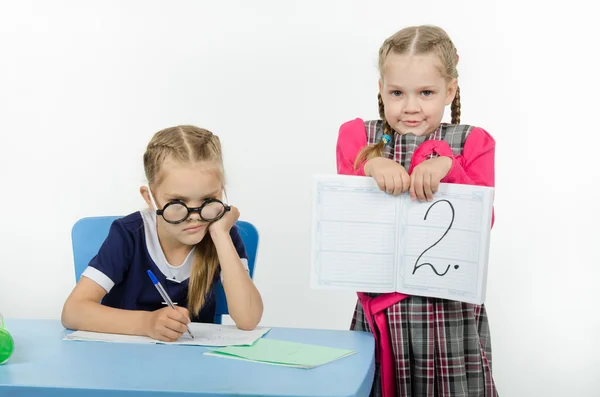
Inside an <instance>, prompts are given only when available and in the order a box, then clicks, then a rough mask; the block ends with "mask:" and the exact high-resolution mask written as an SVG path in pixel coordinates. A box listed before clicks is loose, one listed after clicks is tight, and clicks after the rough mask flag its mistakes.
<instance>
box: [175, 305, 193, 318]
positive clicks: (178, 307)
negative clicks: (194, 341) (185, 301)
mask: <svg viewBox="0 0 600 397" xmlns="http://www.w3.org/2000/svg"><path fill="white" fill-rule="evenodd" d="M175 309H176V310H177V311H178V312H180V313H181V314H183V315H184V316H185V317H186V318H188V319H189V318H190V312H189V310H188V309H186V308H185V307H181V306H175Z"/></svg>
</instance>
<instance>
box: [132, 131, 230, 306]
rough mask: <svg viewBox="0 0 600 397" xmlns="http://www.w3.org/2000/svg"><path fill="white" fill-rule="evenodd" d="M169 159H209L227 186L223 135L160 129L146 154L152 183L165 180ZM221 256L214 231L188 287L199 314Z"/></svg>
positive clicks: (197, 256)
mask: <svg viewBox="0 0 600 397" xmlns="http://www.w3.org/2000/svg"><path fill="white" fill-rule="evenodd" d="M166 158H171V159H173V160H175V161H179V162H189V163H195V162H208V163H212V165H214V166H216V167H215V169H214V171H215V173H216V176H217V178H218V179H219V180H220V181H221V184H222V186H225V172H224V169H223V156H222V153H221V142H220V140H219V137H217V136H216V135H214V134H213V133H212V132H210V131H208V130H205V129H202V128H198V127H195V126H192V125H180V126H176V127H170V128H166V129H164V130H161V131H159V132H157V133H156V134H155V135H154V136H153V137H152V140H150V142H149V143H148V146H147V147H146V152H145V153H144V171H145V173H146V178H147V179H148V184H149V185H156V184H159V183H160V182H161V180H162V177H163V175H161V172H160V171H161V167H162V165H163V163H164V161H165V159H166ZM218 266H219V258H218V256H217V250H216V248H215V245H214V243H213V241H212V239H211V238H210V234H208V233H207V234H206V236H205V237H204V238H203V239H202V241H201V242H200V243H198V244H197V245H196V250H195V253H194V262H193V264H192V270H191V273H190V281H189V287H188V310H189V312H190V314H193V315H197V314H198V313H199V312H200V310H201V309H202V306H203V305H204V303H205V300H206V298H207V294H208V292H209V291H210V288H211V286H212V284H213V280H214V278H215V274H216V272H217V268H218Z"/></svg>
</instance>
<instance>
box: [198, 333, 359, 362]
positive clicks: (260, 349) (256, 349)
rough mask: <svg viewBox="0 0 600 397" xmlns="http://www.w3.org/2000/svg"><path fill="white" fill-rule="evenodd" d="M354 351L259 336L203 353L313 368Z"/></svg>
mask: <svg viewBox="0 0 600 397" xmlns="http://www.w3.org/2000/svg"><path fill="white" fill-rule="evenodd" d="M354 353H356V352H355V351H353V350H345V349H336V348H332V347H325V346H317V345H308V344H304V343H294V342H286V341H282V340H276V339H264V338H261V339H259V340H257V341H256V342H255V343H254V344H253V345H251V346H228V347H224V348H221V349H216V350H212V351H210V352H206V353H204V354H206V355H210V356H219V357H225V358H233V359H238V360H247V361H256V362H261V363H265V364H273V365H283V366H290V367H296V368H314V367H317V366H319V365H323V364H327V363H330V362H332V361H335V360H338V359H340V358H343V357H346V356H349V355H351V354H354Z"/></svg>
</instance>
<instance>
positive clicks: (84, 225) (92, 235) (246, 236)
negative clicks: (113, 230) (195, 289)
mask: <svg viewBox="0 0 600 397" xmlns="http://www.w3.org/2000/svg"><path fill="white" fill-rule="evenodd" d="M118 218H120V216H96V217H88V218H82V219H79V220H78V221H77V222H75V224H74V225H73V228H72V230H71V240H72V243H73V260H74V263H75V281H79V279H80V278H81V274H82V273H83V271H84V270H85V268H86V267H87V265H88V263H90V260H91V259H92V258H93V257H94V256H95V255H96V254H97V253H98V250H99V249H100V246H101V245H102V243H103V242H104V240H105V239H106V236H108V231H109V230H110V226H111V225H112V223H113V222H114V221H115V219H118ZM236 225H237V226H238V228H239V232H240V236H241V237H242V240H243V241H244V245H245V246H246V253H247V254H248V268H249V269H250V277H253V276H254V265H255V263H256V253H257V251H258V230H256V227H254V225H252V224H251V223H250V222H246V221H238V222H237V223H236ZM215 292H216V298H217V309H216V312H215V324H221V323H222V319H223V315H224V314H229V309H228V308H227V300H226V299H225V291H224V290H223V286H222V285H221V283H220V282H219V283H218V285H217V288H216V291H215Z"/></svg>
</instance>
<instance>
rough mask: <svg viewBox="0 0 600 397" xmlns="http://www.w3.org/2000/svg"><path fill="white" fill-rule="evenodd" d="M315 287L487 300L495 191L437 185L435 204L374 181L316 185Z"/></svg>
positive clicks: (338, 179)
mask: <svg viewBox="0 0 600 397" xmlns="http://www.w3.org/2000/svg"><path fill="white" fill-rule="evenodd" d="M313 194H314V196H313V210H312V228H311V237H312V241H311V287H312V288H328V289H343V290H351V291H360V292H376V293H377V292H378V293H383V292H402V293H406V294H409V295H421V296H429V297H437V298H444V299H451V300H458V301H463V302H469V303H475V304H481V303H483V302H484V300H485V293H486V281H487V266H488V255H489V245H490V228H491V220H492V204H493V198H494V189H493V188H491V187H485V186H471V185H458V184H444V183H442V184H440V187H439V191H438V192H437V193H436V194H435V195H434V200H433V201H431V202H423V203H421V202H419V201H416V200H415V201H413V200H412V199H411V198H410V196H409V195H408V194H402V195H400V196H392V195H389V194H387V193H385V192H382V191H381V190H380V189H379V187H378V186H377V184H376V182H375V181H374V180H373V178H370V177H361V176H348V175H319V176H316V177H315V179H314V190H313Z"/></svg>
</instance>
